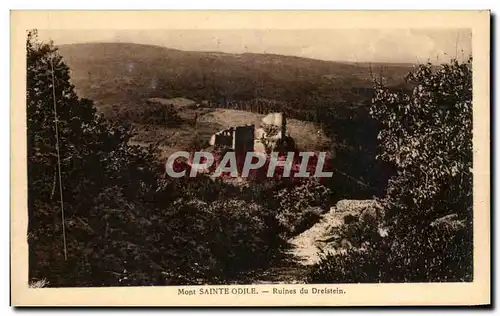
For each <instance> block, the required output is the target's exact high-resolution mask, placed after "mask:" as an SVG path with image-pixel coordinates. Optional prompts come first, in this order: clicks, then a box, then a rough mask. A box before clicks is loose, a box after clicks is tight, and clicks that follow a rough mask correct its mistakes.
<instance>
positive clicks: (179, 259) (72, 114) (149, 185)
mask: <svg viewBox="0 0 500 316" xmlns="http://www.w3.org/2000/svg"><path fill="white" fill-rule="evenodd" d="M26 48H27V79H28V83H27V91H26V92H27V118H28V131H27V133H28V135H27V136H28V168H29V172H28V177H29V178H28V199H29V205H28V211H29V227H28V243H29V260H30V265H29V267H30V281H32V282H36V281H38V280H46V281H47V283H45V284H49V285H50V286H55V287H60V286H112V285H168V284H204V283H221V282H229V281H228V278H237V276H238V274H239V273H240V272H243V271H245V270H248V269H254V268H262V267H265V266H267V265H268V264H269V263H270V262H271V259H272V258H274V257H277V256H278V257H279V255H280V253H281V249H282V248H283V247H284V243H283V239H282V235H281V234H280V232H279V225H278V223H277V220H276V216H275V212H274V211H272V210H270V209H268V208H267V207H266V206H262V205H258V204H257V203H256V202H257V201H258V199H259V198H261V197H263V196H264V195H266V194H267V193H266V192H265V189H266V185H262V186H252V187H249V188H239V187H236V186H232V185H230V184H227V183H224V182H222V181H219V180H215V182H214V181H213V180H212V179H210V178H207V177H204V176H199V177H197V178H194V179H189V178H188V179H160V177H159V175H161V174H162V171H163V170H161V166H160V165H159V163H158V162H157V158H156V148H154V147H149V148H142V147H139V146H132V145H130V144H129V140H130V138H131V137H132V133H131V131H130V130H129V129H128V128H127V127H124V126H117V125H113V124H111V123H109V122H107V121H106V120H104V119H103V117H101V116H100V115H99V114H98V113H97V111H96V108H95V107H94V104H93V102H92V101H90V100H87V99H80V98H78V97H77V95H76V93H75V92H74V87H73V86H72V85H71V84H70V83H69V80H70V77H69V69H68V67H67V66H66V65H65V63H64V62H63V61H62V58H61V57H60V56H59V55H58V53H57V49H56V48H54V47H53V45H52V44H50V43H49V44H45V43H39V42H38V40H37V38H36V32H30V33H29V34H28V39H27V43H26ZM53 80H54V82H55V85H53ZM53 88H54V90H53ZM53 94H55V98H54V96H53ZM54 100H55V101H56V109H57V118H58V119H57V121H55V120H54V117H55V116H54V115H55V113H54V104H53V102H54ZM55 124H57V126H58V132H59V133H58V134H59V135H58V136H59V137H58V139H57V138H56V137H55ZM57 144H58V145H59V149H60V157H61V171H62V173H61V179H62V183H61V186H62V188H63V203H64V211H65V220H64V223H65V227H64V232H65V237H66V250H67V259H65V256H64V251H65V249H64V247H63V242H62V235H63V225H62V223H63V222H62V218H61V215H62V214H61V209H60V202H61V201H60V198H59V194H58V193H59V192H58V188H59V182H58V181H59V180H58V179H59V176H58V174H57V170H58V168H57V166H58V159H57V154H56V153H57V150H56V146H57ZM242 192H243V193H244V194H242V195H241V196H243V197H244V198H243V199H242V198H237V197H238V196H239V195H240V194H241V193H242ZM34 284H35V283H34Z"/></svg>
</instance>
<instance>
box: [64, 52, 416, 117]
mask: <svg viewBox="0 0 500 316" xmlns="http://www.w3.org/2000/svg"><path fill="white" fill-rule="evenodd" d="M59 51H60V53H61V55H62V56H63V58H64V60H65V61H66V62H67V64H68V66H69V67H70V69H71V80H72V82H73V84H74V85H75V86H76V88H77V91H78V93H79V94H80V95H81V96H84V97H88V98H91V99H93V100H94V101H96V102H97V104H98V106H100V107H101V109H105V108H107V107H110V106H113V105H114V106H128V107H133V106H138V104H142V103H141V102H142V101H143V100H145V99H147V98H151V97H165V98H171V97H186V98H190V99H194V100H213V101H216V102H223V100H250V99H257V98H265V99H272V100H278V101H285V102H290V103H293V104H296V106H303V107H307V106H313V105H314V104H317V103H328V104H330V103H331V104H335V103H337V102H350V101H356V102H360V101H362V100H366V99H367V98H369V95H370V93H371V86H372V78H371V77H370V70H371V71H372V73H375V74H377V75H378V74H381V75H382V76H384V77H386V80H387V82H388V83H389V84H398V83H400V82H402V78H403V77H404V75H405V74H406V73H407V72H408V71H409V70H410V69H411V67H412V65H400V64H387V66H385V65H382V64H373V67H368V65H370V64H366V63H362V64H350V63H340V62H333V61H323V60H316V59H308V58H303V57H296V56H282V55H275V54H256V53H243V54H230V53H219V52H195V51H182V50H177V49H171V48H165V47H161V46H154V45H143V44H130V43H87V44H70V45H61V46H59Z"/></svg>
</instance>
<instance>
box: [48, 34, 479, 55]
mask: <svg viewBox="0 0 500 316" xmlns="http://www.w3.org/2000/svg"><path fill="white" fill-rule="evenodd" d="M39 36H40V38H41V39H42V40H49V39H51V40H53V41H54V43H55V44H56V45H61V44H73V43H92V42H122V43H137V44H151V45H158V46H164V47H168V48H175V49H180V50H188V51H212V52H224V53H246V52H251V53H270V54H280V55H291V56H299V57H306V58H314V59H321V60H333V61H346V62H395V63H422V62H426V61H431V62H446V61H448V60H450V58H458V59H461V60H463V59H467V58H468V56H469V55H470V54H472V33H471V30H469V29H330V30H321V29H318V30H272V29H271V30H257V29H256V30H248V29H245V30H91V31H89V30H39Z"/></svg>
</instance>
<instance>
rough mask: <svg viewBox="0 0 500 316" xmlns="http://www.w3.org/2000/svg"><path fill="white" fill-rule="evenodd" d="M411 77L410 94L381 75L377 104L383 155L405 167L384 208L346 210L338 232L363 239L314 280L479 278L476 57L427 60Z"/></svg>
mask: <svg viewBox="0 0 500 316" xmlns="http://www.w3.org/2000/svg"><path fill="white" fill-rule="evenodd" d="M407 80H408V81H409V83H411V84H412V85H413V87H414V88H413V91H412V93H410V94H409V93H406V92H404V91H394V89H389V88H386V87H384V86H383V85H381V84H379V83H377V84H376V85H375V91H374V92H375V93H374V97H373V101H372V106H371V111H370V112H371V115H372V116H373V117H374V118H375V119H376V120H377V121H378V123H379V124H380V131H379V133H378V139H379V148H380V154H379V156H378V158H379V159H381V160H382V161H385V162H388V163H393V164H394V165H395V166H396V168H397V175H395V176H393V177H392V178H391V179H390V181H389V183H388V186H387V193H386V197H385V198H384V199H383V202H384V205H385V210H384V215H383V216H382V217H381V218H373V219H370V220H368V221H366V220H365V219H364V213H361V214H360V215H359V216H346V217H345V219H344V225H343V227H342V228H341V230H340V232H338V234H339V238H338V240H343V239H345V240H347V241H348V242H349V244H351V245H355V246H351V247H349V248H348V249H347V251H346V252H339V254H327V255H326V256H325V257H324V258H323V259H322V260H321V262H320V263H319V264H317V265H316V266H315V267H313V269H312V270H311V273H310V275H309V281H310V282H318V283H327V282H340V283H344V282H345V283H352V282H442V281H471V280H472V276H473V275H472V273H473V269H472V262H473V260H472V258H473V256H472V255H473V239H472V188H473V185H472V184H473V183H472V59H469V60H468V61H466V62H463V63H460V62H458V61H456V60H453V61H451V62H450V63H449V64H443V65H440V66H438V67H436V66H433V65H432V64H430V63H429V64H425V65H420V66H418V67H417V69H415V71H414V72H411V73H410V74H409V75H408V76H407ZM366 211H368V210H366ZM381 227H382V228H383V229H384V231H385V232H384V233H383V234H381V233H380V232H379V231H378V229H379V228H381ZM359 236H361V237H362V240H361V242H360V240H359ZM338 240H335V241H338ZM356 242H358V243H357V245H356Z"/></svg>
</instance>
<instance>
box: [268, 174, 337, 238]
mask: <svg viewBox="0 0 500 316" xmlns="http://www.w3.org/2000/svg"><path fill="white" fill-rule="evenodd" d="M330 196H331V192H330V190H329V189H328V188H327V187H325V186H324V185H322V184H321V183H319V182H318V181H317V180H315V179H309V180H307V181H304V182H298V183H294V182H291V183H290V185H288V186H285V187H284V188H281V189H277V190H276V191H275V192H274V194H273V201H274V203H275V206H274V207H273V208H275V209H276V210H277V212H278V213H277V218H278V220H279V222H280V224H281V225H282V226H283V227H284V228H285V231H286V232H288V234H290V235H296V234H299V233H301V232H303V231H304V230H306V229H308V228H309V227H311V226H312V225H313V224H314V223H315V222H317V220H318V219H319V218H320V216H321V215H320V214H321V213H322V211H324V210H326V209H328V206H329V205H330Z"/></svg>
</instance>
